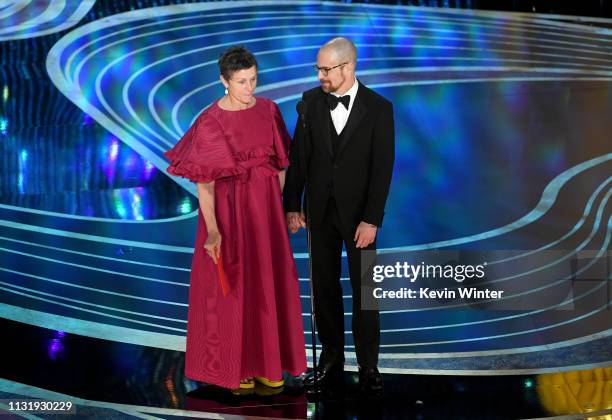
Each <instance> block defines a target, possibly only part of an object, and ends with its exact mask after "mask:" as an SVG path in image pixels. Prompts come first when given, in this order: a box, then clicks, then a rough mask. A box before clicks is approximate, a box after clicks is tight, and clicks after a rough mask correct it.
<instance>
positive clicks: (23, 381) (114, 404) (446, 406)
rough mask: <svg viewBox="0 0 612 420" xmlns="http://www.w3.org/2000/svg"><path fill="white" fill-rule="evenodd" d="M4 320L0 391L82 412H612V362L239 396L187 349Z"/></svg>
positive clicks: (368, 415)
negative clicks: (187, 363) (367, 388)
mask: <svg viewBox="0 0 612 420" xmlns="http://www.w3.org/2000/svg"><path fill="white" fill-rule="evenodd" d="M0 326H1V328H2V338H3V340H6V341H4V342H5V343H19V345H7V346H4V348H3V352H2V353H3V357H4V360H5V362H4V363H2V365H0V377H2V378H3V379H0V399H29V400H31V399H41V400H54V401H71V402H73V403H74V404H75V406H76V414H77V415H78V416H79V418H92V417H94V416H97V417H99V418H118V419H129V418H164V419H177V418H198V417H199V418H227V419H237V418H247V419H248V418H277V419H280V418H290V419H292V418H296V419H297V418H309V419H331V420H338V419H364V420H374V419H407V418H415V419H419V418H420V419H460V418H462V419H483V420H490V419H518V418H542V417H548V416H561V415H565V414H571V413H583V415H586V413H589V415H590V417H589V418H601V419H604V418H606V419H607V418H609V417H606V415H607V416H610V415H611V414H612V410H610V408H609V407H610V406H611V404H612V394H611V393H610V389H612V368H597V369H591V370H584V371H570V372H559V373H548V374H538V375H513V376H454V375H442V376H435V375H405V374H384V375H383V376H384V381H385V393H384V396H383V398H381V399H364V398H363V397H360V396H359V395H358V393H357V389H356V382H357V376H356V374H355V373H353V372H346V373H345V384H346V386H345V388H344V392H341V391H340V390H337V391H336V392H335V393H333V394H332V395H330V396H329V397H328V398H326V399H324V400H323V401H320V402H313V401H309V399H308V398H307V397H306V395H304V393H303V392H302V390H301V389H300V388H299V382H298V381H295V380H293V381H292V380H289V378H287V379H288V382H287V383H286V386H285V387H284V388H283V389H282V390H281V392H280V393H278V394H276V395H274V392H275V391H274V390H273V389H271V388H267V387H264V386H258V387H257V388H256V390H255V392H256V393H254V394H253V395H250V396H240V397H238V396H235V395H232V394H231V393H230V392H229V391H225V390H221V389H219V388H215V387H212V386H202V384H199V383H197V382H194V381H191V380H189V379H186V378H185V377H184V375H183V367H184V357H183V356H184V354H183V353H182V352H178V351H173V350H163V349H156V348H152V347H145V346H138V345H133V344H124V343H118V342H114V341H107V340H100V339H94V338H88V337H83V336H79V335H76V334H58V332H57V331H53V330H45V329H42V328H39V327H33V326H25V325H23V324H21V323H16V322H12V321H7V320H0ZM5 405H6V403H5ZM0 408H4V409H6V406H2V405H0ZM37 416H40V417H41V418H51V417H47V416H45V415H39V414H37ZM146 416H152V417H146ZM236 416H240V417H236ZM596 416H601V417H596ZM53 418H57V417H53ZM572 418H575V417H572ZM580 418H583V417H580Z"/></svg>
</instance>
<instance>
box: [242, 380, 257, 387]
mask: <svg viewBox="0 0 612 420" xmlns="http://www.w3.org/2000/svg"><path fill="white" fill-rule="evenodd" d="M245 380H247V381H248V382H240V389H253V388H255V381H254V380H253V378H245Z"/></svg>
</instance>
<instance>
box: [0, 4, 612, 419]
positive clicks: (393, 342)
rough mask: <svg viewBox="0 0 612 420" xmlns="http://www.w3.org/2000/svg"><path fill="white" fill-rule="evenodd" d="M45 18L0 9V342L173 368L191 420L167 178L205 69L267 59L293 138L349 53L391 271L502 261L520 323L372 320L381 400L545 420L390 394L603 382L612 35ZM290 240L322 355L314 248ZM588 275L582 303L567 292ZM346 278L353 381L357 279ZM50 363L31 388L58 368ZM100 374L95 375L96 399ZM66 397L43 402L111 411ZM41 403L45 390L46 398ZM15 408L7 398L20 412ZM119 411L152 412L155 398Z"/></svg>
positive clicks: (574, 24) (191, 216) (262, 17)
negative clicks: (302, 112) (390, 172)
mask: <svg viewBox="0 0 612 420" xmlns="http://www.w3.org/2000/svg"><path fill="white" fill-rule="evenodd" d="M42 3H44V2H35V4H32V5H30V6H29V7H32V8H33V9H19V7H20V6H18V5H17V3H16V4H15V5H8V6H1V7H0V23H3V22H4V23H6V22H10V25H11V26H5V27H4V28H3V30H2V31H1V32H0V47H1V48H0V156H2V161H1V162H2V163H1V164H0V317H2V318H5V319H6V320H12V321H16V322H19V323H21V324H12V322H11V321H6V320H4V321H3V324H4V323H6V325H7V328H8V329H9V330H11V331H12V332H11V334H14V337H19V334H17V333H16V332H15V329H18V327H17V326H16V325H23V329H24V332H25V331H27V333H25V334H33V336H34V337H37V338H33V339H34V340H39V341H40V340H43V341H44V339H43V338H42V337H47V338H48V340H56V339H57V340H59V341H60V342H62V340H63V338H62V337H64V336H63V335H61V336H58V337H54V338H49V337H51V336H52V335H53V334H52V332H49V331H46V332H45V330H41V329H37V328H36V327H30V326H28V325H25V324H29V325H31V326H37V327H44V328H50V329H52V330H55V331H57V334H66V337H70V340H69V341H70V343H79V344H75V345H77V346H80V345H82V344H81V343H96V344H95V346H98V345H101V344H99V343H101V342H102V341H99V340H98V339H105V340H110V341H112V342H108V343H106V344H104V346H108V347H105V348H108V349H110V350H109V351H115V350H117V351H119V352H123V351H126V352H128V353H127V354H128V355H129V357H131V355H135V354H137V353H138V352H144V353H146V354H147V355H148V356H147V357H152V358H153V359H155V358H157V357H159V358H162V357H164V358H165V357H168V358H169V359H170V360H171V362H168V363H169V365H167V366H172V369H173V372H174V373H173V374H172V375H175V376H173V377H172V378H170V379H169V380H170V381H171V382H168V384H169V385H168V386H176V387H180V388H181V391H180V393H179V394H176V395H179V396H178V397H177V398H178V400H177V401H179V402H180V404H179V403H178V402H176V404H179V405H172V404H175V402H172V401H174V400H172V399H168V400H167V401H169V402H168V405H167V406H168V407H179V406H180V407H187V406H188V404H187V403H186V401H189V398H188V395H187V394H188V392H190V391H192V390H193V389H195V388H194V387H195V385H194V384H193V383H189V382H188V381H187V382H184V380H183V379H179V378H180V376H181V375H182V366H181V363H182V351H183V350H184V346H185V339H184V336H185V332H186V319H187V316H186V315H187V297H188V285H189V267H190V264H191V255H192V252H193V239H194V234H195V223H196V220H197V200H196V197H195V195H194V194H195V191H194V187H193V185H192V184H190V183H188V182H184V181H181V180H179V179H175V178H173V177H169V176H168V175H167V173H166V172H165V169H166V167H167V161H166V159H165V158H164V157H163V152H164V151H166V150H168V149H169V148H170V147H171V146H172V145H173V144H175V142H176V141H177V139H178V138H180V136H181V134H182V133H183V132H184V131H185V130H186V128H187V127H188V126H189V125H190V123H191V122H192V120H193V119H194V118H195V116H196V115H197V114H198V113H199V111H200V110H202V109H203V108H205V107H206V106H208V105H209V104H210V103H212V101H214V100H215V99H216V98H218V97H219V96H220V95H222V91H223V89H222V86H221V85H220V83H219V81H218V72H217V68H216V60H217V58H218V56H219V54H220V53H221V52H222V51H223V50H224V49H225V48H227V47H228V46H230V45H233V44H244V45H246V46H247V47H248V48H249V49H251V50H252V51H253V52H254V53H255V54H256V56H257V58H258V61H259V82H258V83H259V85H258V90H257V94H258V95H261V96H265V97H269V98H271V99H273V100H275V101H276V102H277V103H278V104H279V106H280V108H281V111H282V112H283V116H284V117H285V120H286V123H287V125H288V127H289V128H290V131H292V130H293V127H294V125H295V122H296V114H295V110H294V109H295V104H296V102H297V101H298V100H299V97H300V94H301V92H302V91H304V90H306V89H309V88H311V87H313V86H316V85H317V81H316V78H315V77H314V75H313V72H312V65H313V63H314V61H315V55H316V51H317V49H318V47H319V46H320V45H321V44H322V43H324V42H325V41H326V40H328V39H330V38H332V37H334V36H338V35H345V36H348V37H350V38H352V39H353V40H354V41H355V43H356V44H357V47H358V49H359V66H358V69H357V74H358V77H359V79H360V81H361V82H363V83H364V84H366V85H368V86H369V87H371V88H373V89H375V90H376V91H377V92H379V93H380V94H382V95H384V96H385V97H387V98H388V99H389V100H391V101H392V102H393V104H394V110H395V124H396V142H397V144H396V164H395V170H394V176H393V182H392V186H391V192H390V196H389V201H388V205H387V209H386V215H385V221H384V226H383V228H382V229H381V230H380V232H379V237H378V246H379V248H380V250H381V252H382V253H391V252H413V251H414V252H416V251H426V250H460V251H465V250H470V251H487V252H492V251H496V252H497V251H500V252H501V251H504V252H511V253H513V254H512V257H509V258H501V257H500V258H498V259H497V260H495V261H493V263H495V264H497V266H498V267H500V271H503V272H504V273H505V275H504V276H500V277H498V278H495V279H492V280H491V281H492V283H494V284H496V285H497V287H500V288H506V289H507V290H508V293H507V294H506V295H507V296H508V297H507V298H506V300H505V302H506V303H507V304H508V305H510V307H512V308H513V309H512V310H508V308H495V307H488V306H487V305H486V304H478V305H469V304H466V303H465V302H460V301H458V302H455V303H453V302H451V304H450V305H449V303H448V302H441V303H440V305H439V306H437V307H434V308H429V309H427V310H421V309H419V308H403V309H400V310H384V311H383V312H382V314H381V322H382V337H381V358H380V367H381V369H382V370H383V371H384V372H385V373H386V374H387V375H388V378H389V379H388V383H389V384H390V388H389V393H390V394H389V395H400V394H401V392H399V391H397V390H399V389H400V388H401V387H403V386H406V387H407V390H408V391H410V393H411V395H412V394H414V395H416V396H417V397H415V400H416V399H418V398H421V397H419V395H421V394H419V393H418V391H422V392H424V394H422V395H423V396H422V398H423V401H425V407H428V408H427V409H430V408H431V409H433V408H432V406H428V405H427V404H431V402H432V401H433V400H434V399H435V398H430V397H431V395H436V396H437V395H440V394H439V392H442V390H457V389H456V388H453V387H455V386H458V387H461V386H463V385H460V384H462V383H463V382H462V381H467V382H465V383H469V384H470V385H469V386H470V387H472V386H474V387H475V388H470V391H469V392H472V393H473V394H470V395H471V397H470V398H473V402H474V404H473V406H474V409H476V407H477V406H478V404H477V401H478V398H480V397H477V395H478V392H480V391H476V390H477V389H479V388H478V387H480V386H489V385H491V386H498V385H499V386H500V387H501V388H500V389H505V390H506V391H507V392H511V393H513V392H516V393H520V392H523V391H524V392H528V393H531V394H529V395H532V396H534V397H533V398H535V400H533V401H532V402H533V405H532V402H529V401H530V400H529V398H531V397H530V396H529V397H528V396H525V398H524V399H523V400H521V401H525V404H526V405H525V407H524V408H525V411H524V413H528V414H527V415H529V416H531V415H532V413H533V416H538V415H543V414H542V413H545V412H546V410H545V409H543V408H542V407H541V406H539V405H538V404H540V403H536V402H535V401H536V400H537V399H538V398H540V400H539V401H543V400H542V398H544V397H541V396H540V397H537V396H535V395H536V394H537V393H538V392H539V391H538V390H539V389H541V387H542V386H544V385H538V386H536V387H525V384H524V383H523V382H521V381H522V380H523V379H524V378H527V377H524V376H516V377H514V378H508V379H499V381H500V382H499V383H498V382H496V381H497V380H498V379H495V378H488V379H487V378H482V379H481V382H478V380H476V379H473V378H472V379H460V378H457V379H442V378H439V377H437V376H436V377H434V378H431V379H430V380H427V381H426V382H422V381H424V379H423V378H422V377H421V376H414V377H413V376H409V377H407V378H408V379H406V382H402V381H401V380H400V379H398V378H400V377H401V375H402V374H417V375H422V374H432V375H440V374H441V375H452V374H456V375H525V374H528V375H535V374H546V373H549V372H558V371H571V370H577V369H597V368H602V367H606V366H609V364H610V360H612V334H611V333H612V317H610V306H609V305H610V298H611V297H612V294H611V292H610V290H611V289H610V271H609V264H610V235H611V233H612V214H611V208H610V204H609V198H610V195H611V194H612V135H611V134H612V118H610V115H612V84H611V82H612V30H611V29H610V28H611V27H612V20H610V19H602V18H580V19H578V18H575V17H562V16H554V15H538V14H521V13H508V12H491V11H479V10H461V9H450V8H426V7H399V6H393V7H391V6H375V5H369V4H358V3H354V4H344V3H336V2H326V3H322V2H307V1H293V2H271V3H267V4H263V3H259V4H254V3H249V2H211V3H190V4H183V5H173V6H165V5H166V4H167V2H166V1H153V0H145V1H139V2H129V1H123V2H113V1H108V0H104V1H95V2H94V1H82V2H67V3H69V5H67V4H65V3H64V2H60V1H54V0H49V1H48V2H47V3H49V5H51V6H50V10H51V9H53V10H54V11H55V12H54V14H49V13H48V12H47V13H46V12H45V8H43V7H42V6H41V4H42ZM77 3H78V5H79V6H78V7H77V6H76V4H77ZM37 8H38V9H37ZM37 14H39V15H40V16H39V17H37ZM2 19H4V20H2ZM11 28H12V29H11ZM291 241H292V245H293V247H294V251H295V257H296V261H297V264H298V271H299V274H300V286H301V287H300V288H301V296H302V309H303V317H304V327H305V330H306V340H307V342H310V340H311V334H310V332H309V325H310V304H309V300H308V298H309V295H310V292H309V283H308V278H307V275H308V273H307V255H306V246H305V237H304V233H303V232H302V233H300V234H298V235H296V236H292V238H291ZM551 253H552V255H554V259H553V260H551V259H550V258H551ZM577 255H587V256H588V257H585V261H587V262H584V266H578V267H577V268H576V267H573V268H572V271H571V272H570V275H569V276H568V275H565V274H562V273H564V272H563V270H560V267H566V268H567V267H569V264H570V261H572V260H573V259H575V258H576V256H577ZM524 261H529V264H527V263H526V262H524ZM534 261H535V263H534ZM543 261H546V263H544V262H543ZM606 264H608V265H607V266H606ZM527 267H528V268H527ZM593 267H608V268H607V271H605V272H604V273H603V274H602V277H599V279H598V280H597V281H593V280H592V278H590V277H588V276H586V275H585V274H584V273H585V271H584V270H588V269H590V268H591V269H592V268H593ZM534 273H537V276H538V278H539V279H540V280H539V281H541V283H538V286H537V287H534V286H533V284H532V278H533V274H534ZM581 275H582V279H583V280H584V279H586V280H588V281H583V282H581V283H580V284H576V283H575V282H574V280H575V278H576V277H578V278H580V277H581ZM343 276H344V277H343V278H342V285H343V290H344V292H345V314H346V343H347V347H346V351H347V366H348V369H354V368H355V366H356V361H355V358H354V346H353V341H352V335H351V334H350V317H351V312H350V307H351V296H350V286H349V283H348V279H347V278H346V267H344V269H343ZM542 279H543V280H542ZM602 279H603V280H602ZM560 285H564V286H567V287H569V289H567V293H568V294H567V296H564V297H562V298H559V299H557V300H556V301H555V302H554V303H551V304H547V305H540V306H537V307H524V306H523V307H521V308H520V309H517V307H516V306H512V304H513V303H515V302H517V301H522V300H521V299H529V300H530V301H532V302H533V301H542V300H545V298H547V297H548V296H550V294H551V293H553V291H555V290H558V289H559V287H560ZM484 303H486V302H484ZM49 334H51V336H49ZM89 340H92V341H89ZM39 341H37V342H38V343H39V344H38V345H39V346H40V345H41V344H40V343H41V342H42V341H40V342H39ZM6 342H10V341H6ZM113 342H114V343H113ZM140 345H146V346H148V347H140ZM50 348H51V347H50ZM49 351H51V350H49ZM96 351H97V350H96ZM130 352H132V353H130ZM66 354H68V353H66ZM71 354H73V353H71ZM130 354H131V355H130ZM45 357H46V356H45ZM45 357H43V356H41V355H40V354H39V355H38V356H36V358H35V359H33V360H34V361H35V362H34V363H35V364H34V366H38V364H39V363H51V361H50V360H51V359H49V360H45ZM49 357H50V356H49ZM64 357H68V356H64ZM92 357H93V356H92ZM99 357H102V358H103V357H104V356H103V355H101V354H98V356H96V357H95V358H92V359H91V360H90V362H91V363H93V364H96V363H98V362H99ZM126 357H127V356H126ZM68 359H70V357H68ZM117 360H118V359H117ZM160 360H161V359H160ZM16 362H18V363H17V364H15V365H14V366H5V367H4V368H3V369H7V372H12V373H11V374H10V375H8V376H4V375H3V377H5V378H9V379H11V380H13V381H16V382H20V381H22V380H23V381H24V382H25V383H28V384H30V385H34V384H35V381H33V379H32V378H33V377H34V376H35V375H34V374H32V376H29V374H27V372H26V373H24V374H23V376H21V375H19V374H17V371H12V370H11V369H13V368H14V367H23V366H25V365H24V363H25V359H22V360H16ZM65 362H66V363H68V364H70V363H76V361H74V360H65ZM136 362H138V363H140V361H136ZM126 363H128V362H126ZM129 363H131V362H129ZM147 363H148V362H147ZM155 363H162V364H163V363H166V362H164V361H161V362H160V361H158V362H155ZM155 363H154V362H152V361H151V363H150V364H149V365H147V366H149V367H147V369H156V368H155V367H154V366H155ZM45 366H46V368H47V367H49V366H50V365H45ZM167 366H166V365H164V368H165V367H167ZM96 368H97V367H96ZM126 368H129V369H132V368H133V366H127V367H126ZM113 370H114V371H115V370H116V368H115V367H113ZM58 372H59V371H57V372H56V373H57V374H58V375H59V373H58ZM164 372H165V371H164ZM589 372H593V371H589ZM71 374H77V372H71ZM164 374H167V372H165V373H164ZM61 375H62V376H63V375H64V374H63V373H62V374H61ZM89 375H90V374H89V373H87V375H86V376H87V377H88V378H89ZM101 375H102V373H101V372H100V373H91V380H92V381H94V382H93V383H92V384H91V387H92V389H93V388H95V381H97V380H101V379H100V378H101V377H102V376H101ZM539 377H540V376H538V378H539ZM542 377H545V376H542ZM119 378H120V379H119V380H120V381H129V378H128V377H127V376H125V375H124V374H119ZM126 378H128V379H126ZM534 378H536V377H534ZM158 379H159V380H160V381H162V379H160V378H158ZM166 379H167V378H166V377H164V379H163V381H166ZM88 380H89V379H85V377H83V378H81V379H80V380H79V381H77V382H76V383H79V384H85V383H87V381H88ZM350 380H352V376H350V374H348V373H347V381H350ZM607 380H608V381H609V377H608V378H607ZM438 381H439V382H438ZM179 382H180V386H179V385H178V384H179ZM60 383H61V381H58V387H56V388H50V389H53V390H54V391H58V392H66V393H68V394H70V393H72V394H71V395H78V396H79V397H82V398H87V399H91V400H105V399H106V398H105V397H104V395H102V396H101V395H100V394H96V395H94V394H88V393H84V392H83V393H81V392H77V391H78V389H81V388H71V387H70V386H64V387H62V386H59V384H60ZM125 383H127V382H125ZM421 383H427V384H430V385H431V386H430V385H427V386H424V388H423V389H421V390H420V389H419V388H420V386H419V384H421ZM50 384H53V378H52V377H48V378H46V379H44V380H43V379H40V381H39V382H36V386H39V387H42V388H45V387H48V386H50ZM151 384H152V385H151V386H153V387H155V386H158V385H159V384H157V385H156V384H154V381H153V380H151ZM4 385H5V388H2V390H0V391H1V392H8V393H10V392H11V391H10V390H11V389H13V390H14V388H11V387H13V386H14V385H15V384H9V383H8V382H5V383H4ZM107 385H108V386H110V385H109V384H108V383H107ZM79 386H81V385H79ZM82 386H85V385H82ZM122 386H125V385H122ZM607 386H608V387H609V382H607ZM6 387H8V388H6ZM83 389H84V388H83ZM121 389H124V388H121ZM525 390H527V391H525ZM396 391H397V392H396ZM506 391H504V392H506ZM143 392H144V391H143ZM164 392H170V391H167V390H166V391H164ZM177 392H178V391H177ZM428 392H431V393H432V394H427V393H428ZM458 392H459V391H458ZM461 392H462V391H461ZM466 392H467V391H466ZM501 394H503V393H501V392H500V396H499V399H500V400H499V401H500V404H501V398H502V397H501ZM113 395H114V396H113V397H112V400H113V401H114V402H118V401H126V402H127V403H129V404H145V405H147V402H146V401H144V400H142V399H141V398H143V397H142V396H141V397H138V398H134V399H126V400H122V399H121V398H120V397H118V395H119V394H113ZM169 395H172V394H171V393H169V394H166V396H169ZM525 395H527V394H525ZM109 398H110V397H109ZM164 398H166V397H164ZM168 398H170V397H168ZM300 398H302V397H300ZM489 398H493V399H495V398H497V397H489V396H487V397H486V399H487V401H489ZM484 399H485V398H484V397H483V398H481V400H480V401H484ZM164 401H165V400H164ZM495 401H497V400H495ZM397 403H398V404H400V405H401V404H402V401H401V400H400V399H399V398H398V399H397ZM487 403H488V402H487ZM185 404H187V405H185ZM282 404H285V403H281V405H282ZM286 404H288V405H291V404H293V403H286ZM299 404H302V402H300V403H299ZM410 404H412V403H409V405H410ZM470 404H471V403H470ZM230 405H231V403H230ZM350 405H351V404H349V406H347V407H345V408H346V409H347V410H349V411H347V412H350V410H352V409H353V408H354V407H352V406H350ZM411 407H412V408H411V410H412V409H414V410H417V411H414V413H417V414H418V410H419V409H420V408H419V406H417V405H414V406H412V405H411ZM537 407H539V408H537ZM568 407H569V406H568ZM446 408H448V407H435V410H444V409H446ZM196 409H200V408H196ZM449 409H450V408H449ZM519 409H520V410H522V409H523V408H517V410H519ZM300 410H301V408H300ZM328 410H333V408H332V409H328ZM538 410H540V411H538ZM411 412H412V411H411ZM568 412H571V411H568ZM389 413H390V414H389V415H392V412H389ZM433 413H434V414H435V413H444V412H443V411H442V412H439V411H434V412H433ZM168 415H170V414H168ZM415 415H416V414H415ZM521 415H522V414H521ZM442 416H443V414H442ZM483 418H484V417H483ZM489 418H490V417H489Z"/></svg>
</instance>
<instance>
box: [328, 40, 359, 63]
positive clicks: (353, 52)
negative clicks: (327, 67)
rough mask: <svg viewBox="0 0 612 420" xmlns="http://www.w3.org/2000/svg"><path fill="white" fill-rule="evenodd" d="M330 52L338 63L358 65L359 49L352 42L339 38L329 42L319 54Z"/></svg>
mask: <svg viewBox="0 0 612 420" xmlns="http://www.w3.org/2000/svg"><path fill="white" fill-rule="evenodd" d="M323 51H325V52H330V53H332V54H334V55H335V57H336V59H337V60H338V62H342V63H351V64H353V68H354V66H355V65H356V64H357V48H355V44H353V43H352V42H351V41H350V40H348V39H346V38H343V37H338V38H334V39H332V40H330V41H327V42H326V43H325V44H324V45H323V46H322V47H321V49H320V50H319V52H323Z"/></svg>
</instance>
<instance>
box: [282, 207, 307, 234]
mask: <svg viewBox="0 0 612 420" xmlns="http://www.w3.org/2000/svg"><path fill="white" fill-rule="evenodd" d="M287 227H288V228H289V231H290V232H291V233H295V232H297V231H298V230H300V228H305V227H306V217H305V216H304V213H301V212H297V211H289V212H287Z"/></svg>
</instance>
